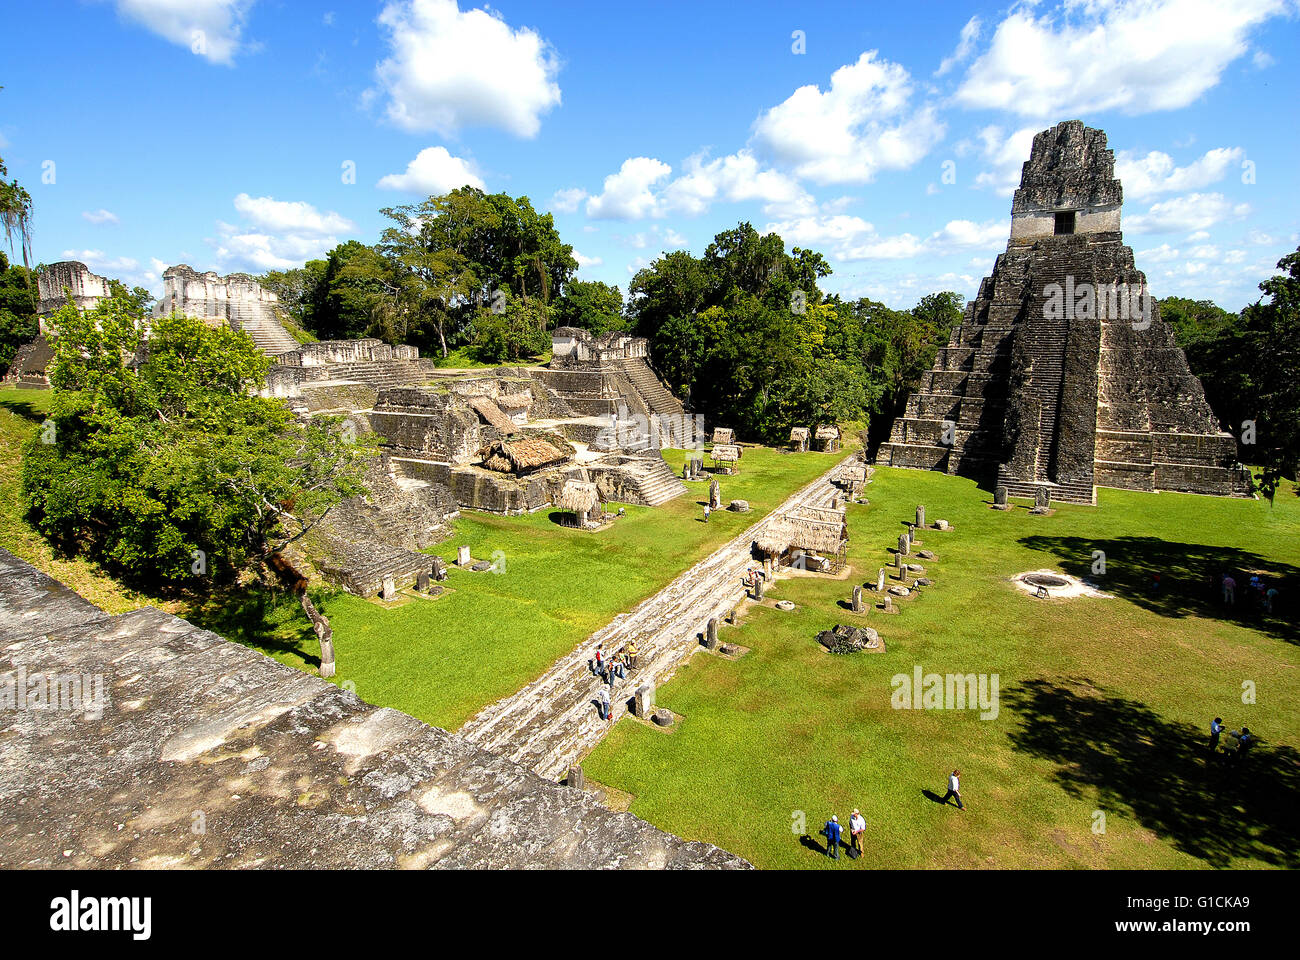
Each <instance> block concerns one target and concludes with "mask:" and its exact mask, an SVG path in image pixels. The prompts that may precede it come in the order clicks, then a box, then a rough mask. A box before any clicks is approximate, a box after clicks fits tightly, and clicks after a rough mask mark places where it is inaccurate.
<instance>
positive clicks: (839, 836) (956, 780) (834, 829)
mask: <svg viewBox="0 0 1300 960" xmlns="http://www.w3.org/2000/svg"><path fill="white" fill-rule="evenodd" d="M1218 722H1219V721H1218V719H1217V718H1216V719H1215V723H1218ZM1244 732H1245V733H1247V734H1249V732H1250V731H1248V730H1247V731H1244ZM1215 737H1216V738H1217V737H1218V734H1215ZM952 799H956V801H957V809H958V810H965V809H966V805H965V804H964V803H962V800H961V771H960V770H954V771H953V772H952V773H950V774H948V792H947V793H945V794H944V795H943V799H942V800H941V801H939V802H940V803H943V804H944V805H945V806H946V805H947V803H948V801H949V800H952ZM866 829H867V821H866V820H865V819H864V818H863V816H862V813H861V812H860V811H859V810H858V809H857V808H856V807H854V808H853V814H852V815H851V816H850V817H849V842H848V851H849V859H851V860H856V859H857V858H858V857H860V856H861V855H862V834H863V833H864V832H865V831H866ZM822 836H824V837H825V838H826V856H828V857H830V858H831V859H832V860H838V859H839V858H840V846H841V845H843V843H844V828H843V827H842V826H840V818H839V816H838V815H835V814H832V816H831V818H830V819H829V820H827V821H826V826H824V827H822Z"/></svg>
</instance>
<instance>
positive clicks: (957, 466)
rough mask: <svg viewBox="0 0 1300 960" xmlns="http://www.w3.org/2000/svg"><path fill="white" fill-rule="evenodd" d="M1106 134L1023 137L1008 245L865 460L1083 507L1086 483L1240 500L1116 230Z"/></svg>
mask: <svg viewBox="0 0 1300 960" xmlns="http://www.w3.org/2000/svg"><path fill="white" fill-rule="evenodd" d="M1114 171H1115V157H1114V153H1113V152H1112V151H1111V150H1109V149H1107V147H1106V134H1105V133H1103V132H1102V131H1101V130H1094V129H1091V128H1089V127H1085V126H1084V125H1083V123H1081V122H1080V121H1078V120H1068V121H1065V122H1064V123H1059V124H1057V125H1056V126H1054V127H1052V128H1050V129H1048V130H1044V131H1042V132H1041V133H1039V134H1037V135H1036V136H1035V137H1034V145H1033V149H1032V151H1031V153H1030V156H1029V160H1028V161H1027V162H1026V163H1025V165H1024V168H1023V171H1022V174H1021V180H1020V188H1019V189H1018V190H1017V191H1016V193H1015V197H1014V199H1013V200H1012V204H1011V239H1010V241H1009V242H1008V243H1007V250H1006V252H1005V253H1003V254H999V255H998V258H997V260H996V262H995V263H994V266H993V273H992V275H991V276H989V277H986V278H985V279H984V280H983V282H982V283H981V284H980V289H979V295H978V296H977V297H976V299H975V300H974V301H973V302H971V303H969V304H967V306H966V314H965V317H964V318H963V320H962V322H961V324H960V325H959V326H958V327H957V328H956V330H954V332H953V334H952V338H951V340H950V341H949V343H948V346H947V347H944V348H942V349H940V350H939V355H938V357H937V359H936V360H935V364H934V368H933V369H932V370H930V371H929V372H928V373H926V374H925V376H924V377H923V378H922V380H921V384H920V387H919V389H918V390H917V392H916V393H914V394H913V395H912V396H910V397H909V398H908V400H907V406H906V409H905V410H904V412H903V414H902V415H901V416H899V417H898V418H897V419H896V420H895V421H894V424H893V429H892V432H891V434H890V438H889V440H888V442H886V443H883V444H881V446H880V449H879V451H878V453H877V456H876V462H877V463H879V464H884V465H887V466H895V467H912V468H916V469H922V470H944V471H946V472H948V473H954V474H961V475H963V476H971V477H974V478H976V479H978V480H980V481H982V482H986V483H990V484H991V483H1000V484H1003V485H1005V486H1006V487H1007V489H1008V492H1009V493H1010V494H1011V495H1012V496H1025V497H1033V496H1035V494H1036V493H1038V492H1039V490H1040V488H1043V487H1046V488H1047V489H1048V492H1050V494H1051V497H1052V499H1054V500H1064V501H1071V502H1076V503H1095V502H1096V488H1097V487H1098V486H1104V487H1122V488H1125V489H1130V490H1180V491H1187V492H1192V493H1206V494H1216V495H1220V496H1233V495H1241V494H1244V493H1245V492H1246V481H1245V477H1244V474H1243V472H1242V470H1241V469H1240V468H1239V467H1238V465H1237V464H1236V459H1237V448H1236V443H1235V442H1234V440H1233V438H1232V437H1231V436H1230V435H1229V434H1227V433H1224V432H1223V431H1222V430H1221V429H1220V427H1219V424H1218V421H1217V420H1216V418H1215V416H1214V414H1213V412H1212V411H1211V410H1210V407H1209V404H1208V403H1206V401H1205V392H1204V390H1203V389H1202V387H1201V384H1200V381H1198V380H1197V379H1196V377H1195V376H1193V375H1192V373H1191V371H1190V370H1189V369H1188V367H1187V359H1186V357H1184V355H1183V352H1182V350H1181V349H1180V348H1179V347H1178V345H1177V344H1176V342H1175V341H1174V335H1173V331H1172V330H1171V329H1170V328H1169V327H1168V326H1167V325H1166V324H1164V323H1163V322H1162V321H1161V319H1160V313H1159V308H1158V306H1157V305H1156V303H1155V302H1154V299H1153V298H1151V296H1150V294H1149V293H1148V291H1147V287H1146V276H1145V275H1144V274H1143V273H1142V271H1140V270H1138V269H1137V266H1136V265H1135V263H1134V259H1133V251H1132V249H1131V248H1130V247H1127V246H1125V245H1124V240H1123V236H1122V235H1121V233H1120V207H1121V205H1122V203H1123V191H1122V189H1121V187H1120V183H1119V181H1118V180H1116V179H1115V175H1114Z"/></svg>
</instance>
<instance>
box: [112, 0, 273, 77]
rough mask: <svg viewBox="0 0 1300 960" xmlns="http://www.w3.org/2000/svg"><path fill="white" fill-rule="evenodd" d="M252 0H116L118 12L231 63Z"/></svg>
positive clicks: (210, 57)
mask: <svg viewBox="0 0 1300 960" xmlns="http://www.w3.org/2000/svg"><path fill="white" fill-rule="evenodd" d="M252 5H253V0H117V11H118V13H119V14H120V15H121V16H123V17H125V18H127V19H129V20H134V21H135V22H136V23H138V24H140V25H141V26H143V27H145V28H147V29H148V30H151V31H152V32H154V33H156V34H158V36H160V37H162V38H163V39H165V40H170V41H171V42H172V43H174V44H176V45H177V46H181V47H186V48H187V49H189V50H191V51H193V52H194V53H195V54H196V55H198V56H201V57H203V58H204V59H206V60H208V61H210V62H211V63H222V64H227V65H229V64H231V63H233V62H234V57H235V54H236V53H237V52H238V51H239V49H240V43H241V41H240V35H241V33H242V32H243V27H244V18H245V17H246V16H247V14H248V9H249V7H251V6H252Z"/></svg>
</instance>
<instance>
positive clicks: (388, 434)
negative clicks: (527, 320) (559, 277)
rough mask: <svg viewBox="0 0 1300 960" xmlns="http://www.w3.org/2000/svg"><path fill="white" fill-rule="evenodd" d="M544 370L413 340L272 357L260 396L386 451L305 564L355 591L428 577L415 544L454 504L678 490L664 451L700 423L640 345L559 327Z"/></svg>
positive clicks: (526, 505) (655, 500)
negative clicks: (455, 360)
mask: <svg viewBox="0 0 1300 960" xmlns="http://www.w3.org/2000/svg"><path fill="white" fill-rule="evenodd" d="M553 337H554V344H555V352H554V360H553V361H552V363H551V364H550V366H547V367H500V368H496V369H490V370H449V369H443V368H439V367H438V366H436V365H435V363H434V362H433V361H432V360H428V359H424V358H421V357H420V356H419V351H418V350H417V349H416V348H415V347H409V346H397V347H394V346H389V345H387V344H384V343H382V342H380V341H378V340H355V341H325V342H318V343H308V344H303V345H301V346H298V347H296V348H295V349H294V350H291V351H286V352H285V353H282V354H279V355H278V356H277V357H276V363H275V364H274V365H273V366H272V368H271V370H270V372H269V374H268V376H267V381H266V386H265V391H264V392H265V393H266V394H267V395H269V396H278V397H283V398H285V399H286V401H287V402H288V403H289V404H290V405H291V407H292V408H293V409H294V410H295V411H296V412H297V413H298V414H299V415H301V416H305V417H310V416H317V415H323V414H331V415H342V416H345V417H347V418H349V419H350V420H351V421H352V422H353V423H354V424H355V425H356V427H357V429H358V431H373V432H374V433H375V434H377V435H378V436H379V437H380V438H381V440H382V442H383V446H384V454H383V457H382V463H380V464H378V465H377V466H376V469H375V471H374V472H373V474H372V477H371V482H370V484H369V486H370V490H371V493H370V495H368V496H364V497H358V498H355V499H354V500H352V501H349V502H347V503H345V504H343V505H341V506H340V507H339V508H336V509H335V510H334V511H333V512H332V513H331V515H330V516H329V517H328V518H327V519H326V521H325V522H324V523H323V524H321V525H320V526H319V527H318V528H317V529H316V530H315V531H313V533H312V535H311V536H309V537H308V538H307V542H306V552H307V557H306V559H307V560H308V561H309V562H310V563H312V564H313V565H314V566H315V567H316V568H317V569H318V570H319V572H321V573H322V574H323V575H324V576H325V577H326V578H327V579H330V580H331V581H333V582H335V583H337V584H339V585H341V586H342V587H344V588H345V589H347V590H349V591H351V592H353V593H357V594H359V595H361V596H373V595H375V594H377V593H379V592H381V590H383V589H384V584H385V582H386V581H391V583H392V585H393V586H394V587H396V588H397V589H401V588H402V587H404V586H409V585H410V584H412V583H413V582H415V581H416V579H417V578H418V576H419V574H420V573H421V572H428V570H429V566H430V564H431V563H432V560H433V558H431V557H429V556H427V555H424V554H421V553H419V552H418V551H419V550H420V549H421V548H422V547H425V546H428V545H429V544H431V543H436V542H438V541H439V540H442V539H445V537H446V536H447V534H448V532H449V528H448V527H447V521H449V520H451V519H453V518H454V517H455V516H456V515H457V513H458V511H460V510H462V509H469V510H482V511H487V512H491V513H497V514H502V515H513V514H523V513H532V512H534V511H537V510H541V509H545V508H552V507H556V508H558V507H560V506H561V500H562V497H563V491H564V489H565V488H566V485H568V484H571V483H583V484H587V483H590V484H594V485H595V488H596V491H597V494H598V497H599V500H600V501H602V502H604V501H617V502H620V503H630V504H640V505H644V506H658V505H659V504H662V503H664V502H666V501H668V500H670V499H672V498H674V497H677V496H680V495H681V494H683V493H684V492H685V491H686V486H685V484H683V483H682V481H681V480H680V478H678V477H677V476H676V475H675V474H674V473H673V472H672V470H671V469H670V468H669V467H668V465H667V463H665V462H664V459H663V457H662V456H661V455H660V453H659V449H660V446H661V445H667V444H668V443H670V442H671V443H678V444H683V445H686V444H690V445H693V444H694V443H695V442H696V440H697V439H702V437H688V436H684V435H683V434H685V433H692V432H693V431H695V429H696V427H697V421H696V420H695V419H694V418H689V417H687V416H686V415H685V413H684V411H683V409H682V406H681V404H680V403H678V402H677V401H676V399H675V398H673V397H672V395H671V394H670V393H668V391H667V390H666V389H665V388H664V387H663V385H662V384H661V383H660V382H659V380H658V379H657V378H656V377H655V375H654V373H653V372H652V371H651V370H650V368H649V366H648V365H647V364H646V361H645V349H646V342H645V340H643V339H640V338H634V337H627V336H624V335H609V336H605V337H599V338H594V337H591V336H590V335H589V334H588V333H586V331H582V330H574V329H572V328H560V329H559V330H557V331H555V333H554V335H553Z"/></svg>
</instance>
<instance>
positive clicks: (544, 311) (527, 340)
mask: <svg viewBox="0 0 1300 960" xmlns="http://www.w3.org/2000/svg"><path fill="white" fill-rule="evenodd" d="M550 312H551V311H550V308H549V307H547V306H546V305H545V304H544V303H542V302H541V301H540V300H530V299H527V298H524V297H515V296H511V295H510V294H508V293H505V292H504V291H503V292H502V294H501V295H500V296H499V297H498V298H497V299H496V300H494V301H493V302H492V305H491V306H490V307H483V308H480V310H479V312H478V315H477V316H475V318H474V321H473V324H472V331H471V342H472V343H473V344H474V349H475V352H476V353H477V354H478V357H479V359H480V360H483V361H484V362H486V363H508V362H513V361H516V360H519V359H521V358H524V357H533V356H536V355H537V354H539V353H543V352H545V350H546V348H547V347H548V346H549V345H550V340H549V338H548V337H547V336H546V330H547V327H548V326H549V322H548V321H549V315H550Z"/></svg>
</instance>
